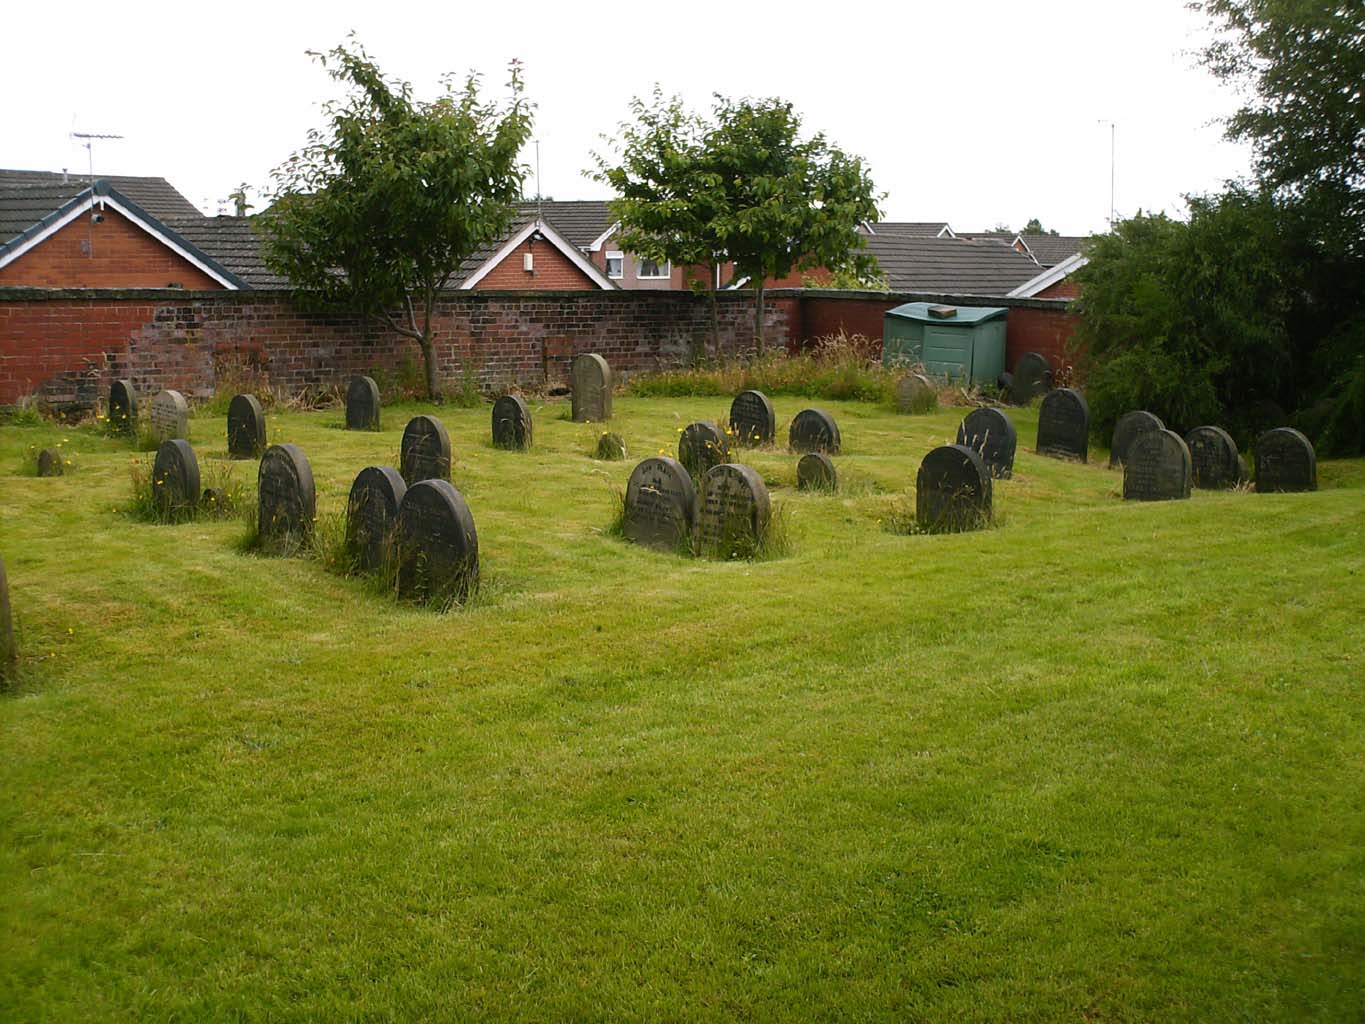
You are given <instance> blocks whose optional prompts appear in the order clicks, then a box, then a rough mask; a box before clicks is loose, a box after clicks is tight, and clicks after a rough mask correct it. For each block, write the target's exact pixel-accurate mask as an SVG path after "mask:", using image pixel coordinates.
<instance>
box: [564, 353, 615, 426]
mask: <svg viewBox="0 0 1365 1024" xmlns="http://www.w3.org/2000/svg"><path fill="white" fill-rule="evenodd" d="M569 382H570V385H571V387H572V389H573V396H572V399H571V401H572V404H573V421H574V422H575V423H601V422H603V421H604V420H609V419H611V387H612V381H611V367H610V366H608V365H607V361H606V360H605V359H603V358H602V357H601V356H599V355H598V354H597V353H596V352H585V353H584V354H583V355H581V356H578V357H576V358H575V359H574V361H573V368H572V370H571V371H570V375H569Z"/></svg>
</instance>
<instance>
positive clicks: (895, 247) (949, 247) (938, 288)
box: [867, 234, 1040, 295]
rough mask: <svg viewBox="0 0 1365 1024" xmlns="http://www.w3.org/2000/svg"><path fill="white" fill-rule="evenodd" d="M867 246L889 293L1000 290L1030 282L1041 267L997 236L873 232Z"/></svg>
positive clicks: (991, 292)
mask: <svg viewBox="0 0 1365 1024" xmlns="http://www.w3.org/2000/svg"><path fill="white" fill-rule="evenodd" d="M867 249H868V251H869V252H870V253H872V255H873V256H875V257H877V262H878V263H879V264H880V265H881V269H882V273H883V274H885V275H886V282H887V286H888V287H889V288H890V289H891V291H893V292H940V293H945V294H958V295H1004V294H1005V293H1006V292H1008V291H1010V290H1011V289H1014V288H1017V287H1019V285H1021V284H1023V283H1024V282H1025V281H1030V280H1032V279H1033V278H1034V277H1036V276H1037V275H1038V273H1039V270H1040V268H1039V266H1038V264H1037V263H1035V262H1034V261H1033V260H1031V259H1029V257H1027V256H1025V255H1024V254H1023V253H1021V252H1017V251H1016V250H1014V249H1012V248H1010V247H1009V246H1007V245H1001V244H1000V243H999V242H997V241H981V242H973V241H968V240H967V239H963V238H907V237H892V236H889V235H880V234H878V235H873V236H871V237H870V238H868V239H867Z"/></svg>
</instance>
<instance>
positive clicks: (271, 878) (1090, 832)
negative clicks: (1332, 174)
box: [0, 397, 1365, 1021]
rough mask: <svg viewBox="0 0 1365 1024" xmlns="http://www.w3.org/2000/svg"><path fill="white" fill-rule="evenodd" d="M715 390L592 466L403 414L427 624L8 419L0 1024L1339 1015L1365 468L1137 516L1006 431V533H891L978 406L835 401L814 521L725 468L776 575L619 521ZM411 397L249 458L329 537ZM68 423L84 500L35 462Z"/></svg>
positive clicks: (788, 491)
mask: <svg viewBox="0 0 1365 1024" xmlns="http://www.w3.org/2000/svg"><path fill="white" fill-rule="evenodd" d="M715 404H716V403H715V400H714V399H713V398H712V399H707V398H700V399H690V398H689V399H682V398H678V399H673V398H655V399H641V398H633V397H622V398H618V401H617V406H616V417H615V419H614V420H613V421H612V423H611V429H613V430H616V431H618V432H620V433H621V434H622V436H623V437H624V439H625V441H626V444H627V446H628V447H629V450H630V452H631V458H630V459H627V460H625V461H623V462H604V461H598V460H595V459H593V458H591V457H590V453H591V449H592V445H593V444H594V443H595V439H596V436H597V434H598V433H600V430H601V428H600V427H599V426H597V425H594V426H592V427H590V428H585V427H584V425H583V424H574V423H570V422H566V421H563V420H560V419H559V418H558V417H557V415H556V413H557V411H558V408H557V406H554V405H543V404H537V405H534V406H533V412H534V414H535V416H536V420H537V423H536V434H535V436H536V447H535V448H534V449H533V450H532V451H530V452H525V453H521V452H503V451H499V450H497V449H495V448H493V447H492V445H491V441H490V439H489V437H488V430H489V413H488V410H487V408H486V407H485V408H482V409H471V410H463V409H452V408H450V407H445V408H442V409H439V410H435V412H436V414H437V415H439V416H440V417H441V418H442V419H443V420H444V421H445V423H446V425H447V427H448V429H449V431H450V435H451V438H452V441H453V442H454V449H455V466H454V478H455V481H456V483H457V486H458V487H459V488H460V490H461V492H462V493H463V494H464V496H465V497H466V499H467V500H468V501H469V504H470V507H471V509H472V510H473V512H474V516H475V519H476V522H477V525H478V530H479V541H480V549H481V553H482V556H483V570H484V575H485V580H486V582H485V585H484V587H483V588H482V590H481V593H480V598H479V600H477V601H475V602H472V603H471V605H470V606H469V607H467V608H465V609H464V610H463V611H460V612H458V613H454V614H450V615H445V616H442V615H436V614H432V613H431V612H429V611H426V610H423V609H419V608H413V607H411V606H407V605H404V604H398V603H394V602H392V601H389V600H386V599H385V598H384V597H382V596H381V595H378V594H376V593H375V592H374V590H373V588H372V586H371V585H370V584H367V583H366V582H365V581H364V580H357V579H351V578H345V577H343V576H341V575H338V574H337V573H335V572H332V571H328V566H327V565H326V564H323V562H321V561H319V560H314V559H278V558H259V557H248V556H244V555H242V554H240V553H238V551H237V550H236V548H235V546H234V539H235V538H237V537H238V536H239V535H240V532H241V526H240V524H239V523H235V522H231V521H215V520H196V521H194V522H189V523H184V524H181V525H174V526H161V525H153V524H144V523H138V522H133V521H130V520H129V519H128V518H127V517H126V516H125V515H123V514H122V513H121V512H120V511H119V510H120V507H121V506H122V505H123V504H124V503H125V502H126V501H127V499H128V491H129V461H130V459H132V458H135V457H137V456H135V455H134V454H133V453H132V452H131V450H130V446H129V445H128V444H126V443H122V444H121V443H119V442H117V441H114V440H111V439H109V438H106V437H102V436H99V435H98V434H97V433H96V432H95V431H94V430H93V429H89V430H87V429H76V430H72V429H71V428H58V427H52V426H48V425H43V424H38V425H33V424H29V425H24V426H5V427H0V553H3V555H4V557H5V560H6V564H7V568H8V572H9V578H10V585H11V591H12V596H13V603H14V607H15V614H16V618H17V621H18V628H19V636H20V642H21V645H22V662H21V672H22V679H21V683H20V686H19V688H18V691H17V692H16V693H14V694H11V695H8V696H5V697H3V698H0V730H2V731H0V743H3V749H4V751H5V754H6V756H5V757H4V758H3V766H2V767H0V830H2V833H3V836H4V842H3V844H0V936H2V937H0V962H3V963H4V965H5V967H4V970H3V971H0V1016H3V1017H5V1018H7V1019H14V1020H44V1019H51V1020H63V1021H68V1020H104V1019H111V1018H115V1019H119V1018H122V1019H151V1020H168V1019H233V1018H241V1019H276V1020H317V1019H338V1018H344V1019H354V1018H375V1019H420V1018H428V1019H469V1018H491V1019H518V1020H537V1021H543V1020H580V1019H670V1020H715V1019H733V1018H747V1019H763V1020H773V1019H775V1020H808V1019H858V1020H888V1021H890V1020H896V1021H905V1020H926V1021H927V1020H943V1019H963V1020H1096V1021H1101V1020H1102V1021H1150V1020H1258V1021H1261V1020H1304V1019H1317V1020H1344V1019H1355V1018H1358V1017H1359V1013H1360V1007H1361V1005H1362V996H1363V995H1365V992H1363V991H1362V984H1361V981H1360V979H1361V978H1362V977H1365V812H1362V807H1361V801H1360V794H1361V792H1362V790H1363V788H1365V787H1363V786H1362V783H1365V771H1363V770H1362V769H1365V763H1363V760H1365V759H1363V756H1362V739H1363V738H1365V729H1362V725H1363V724H1365V704H1363V703H1362V701H1361V692H1360V688H1361V681H1362V675H1365V673H1362V665H1361V658H1362V656H1365V655H1362V650H1363V649H1365V644H1363V643H1362V640H1365V632H1363V631H1362V626H1361V616H1360V611H1361V594H1362V592H1365V588H1362V585H1361V581H1362V579H1365V502H1362V500H1361V498H1362V492H1365V463H1363V462H1361V461H1350V462H1332V461H1324V462H1323V463H1322V466H1321V480H1322V486H1323V489H1322V490H1321V491H1319V492H1318V493H1316V494H1303V495H1273V496H1272V495H1256V494H1251V493H1235V492H1234V493H1220V494H1203V493H1198V494H1196V495H1195V497H1194V498H1193V499H1192V500H1190V501H1188V502H1178V503H1166V504H1156V505H1153V504H1136V503H1127V504H1125V503H1124V502H1122V501H1120V500H1119V499H1118V497H1117V494H1118V490H1119V476H1118V474H1117V473H1111V472H1109V471H1108V470H1106V469H1104V468H1101V466H1100V465H1097V464H1094V463H1092V464H1091V465H1089V466H1080V465H1073V464H1069V463H1063V462H1058V461H1053V460H1049V459H1042V458H1038V457H1035V456H1033V455H1031V454H1030V453H1029V452H1028V451H1027V450H1026V449H1028V448H1029V447H1031V442H1032V438H1033V434H1034V422H1035V416H1036V414H1035V413H1032V412H1029V411H1022V412H1020V411H1015V412H1012V415H1015V417H1016V422H1017V423H1018V425H1019V433H1020V453H1019V456H1018V460H1017V462H1016V470H1015V479H1013V480H1010V481H1002V482H998V483H997V484H996V486H995V499H996V510H997V525H996V527H995V528H993V529H990V530H986V531H981V532H978V533H969V534H957V535H946V536H898V535H896V534H893V533H891V532H889V531H888V530H887V529H885V528H883V527H882V526H881V525H879V522H878V520H879V519H884V518H885V516H886V514H887V511H888V509H890V508H892V507H893V506H894V505H895V503H896V502H898V501H901V500H903V496H904V495H905V494H906V493H907V491H908V490H909V488H910V487H911V485H912V483H913V480H914V475H915V470H916V468H917V466H918V464H919V460H920V458H922V456H923V455H924V454H925V452H927V451H928V450H929V449H930V448H931V447H932V446H934V445H936V444H941V443H943V442H945V441H947V440H951V439H952V436H953V434H954V433H955V430H956V426H957V422H958V419H959V418H960V415H961V412H962V411H963V410H944V411H942V412H940V413H936V414H933V415H930V416H923V417H903V416H896V415H895V414H893V413H890V412H886V411H883V410H880V409H877V408H874V407H872V406H869V405H865V404H858V403H840V402H829V401H827V400H826V401H822V402H821V404H822V405H823V406H825V407H827V408H829V409H830V411H831V412H832V413H833V414H834V415H835V416H836V417H837V418H838V420H839V424H840V427H841V430H842V432H843V436H844V443H845V448H846V453H845V454H844V455H842V456H840V457H837V458H836V464H837V465H838V470H839V475H840V480H841V487H842V488H843V490H841V492H840V493H839V494H835V495H822V494H806V493H802V492H798V491H797V490H796V487H795V466H796V458H795V456H792V455H788V454H786V453H783V452H780V451H776V450H765V449H759V450H756V451H749V450H746V451H745V452H743V453H742V457H743V458H744V459H746V460H747V461H749V462H750V464H752V465H754V466H755V467H756V468H757V469H758V470H759V472H760V473H762V475H763V476H764V478H765V479H766V480H767V481H768V482H769V485H770V486H771V487H772V488H773V494H774V498H775V499H779V500H780V501H781V503H782V504H783V506H784V507H785V509H786V510H787V512H786V531H787V538H788V542H789V550H788V552H787V553H786V555H785V557H781V558H776V559H773V560H771V561H760V562H719V561H713V560H704V559H689V558H684V557H680V556H674V555H667V554H660V553H657V552H653V551H648V550H645V549H641V548H636V547H632V546H631V545H628V544H626V543H624V542H623V541H621V540H620V539H619V538H617V537H613V536H611V535H609V534H610V531H609V529H608V528H609V527H610V525H611V522H612V519H613V504H612V503H613V501H614V500H615V499H614V498H613V492H614V491H619V490H621V489H623V488H624V486H625V482H626V479H627V477H628V475H629V473H630V470H631V468H632V466H633V465H634V462H635V460H637V459H639V458H644V457H646V456H648V455H651V454H655V453H656V452H657V451H659V450H660V449H662V450H664V451H666V452H667V453H669V454H674V451H675V446H676V438H677V428H678V427H681V426H683V425H685V424H687V423H689V422H691V421H692V420H695V419H703V418H710V417H712V416H714V414H715ZM776 404H777V406H778V418H779V436H780V437H785V436H786V435H785V429H786V423H787V421H788V420H789V419H790V417H791V416H792V415H793V414H794V413H795V412H796V411H798V409H799V408H801V407H802V404H803V403H802V402H801V401H800V400H797V399H779V400H777V403H776ZM417 411H432V410H430V409H425V408H420V409H419V407H415V406H414V407H408V408H386V409H385V412H384V429H383V430H382V431H381V432H379V433H377V434H375V433H348V432H346V431H344V430H342V429H341V413H340V410H335V409H334V410H326V411H323V412H317V413H311V414H300V413H279V412H275V413H272V416H271V421H270V436H271V440H272V442H273V441H293V442H295V443H298V444H299V445H301V446H302V447H303V449H304V450H305V451H306V452H307V453H308V455H309V457H310V459H311V460H312V465H313V470H314V474H315V477H316V481H317V487H318V496H319V514H320V521H322V520H323V517H326V516H328V515H334V514H336V513H338V512H339V511H340V510H341V509H342V508H343V507H344V502H345V498H346V494H347V492H348V490H349V488H350V484H351V481H352V479H353V478H354V476H355V474H356V472H358V471H359V470H360V469H361V468H362V467H363V466H365V465H368V464H371V463H374V462H383V461H386V460H388V459H390V458H391V456H392V453H393V452H394V451H396V450H397V447H398V439H399V436H400V434H401V432H402V429H403V426H404V424H405V422H406V420H407V418H408V417H409V416H410V415H412V414H414V413H416V412H417ZM63 435H64V436H68V437H70V438H71V444H70V447H72V448H73V449H74V450H75V452H76V457H78V458H79V460H80V465H81V472H80V473H79V474H78V475H75V476H72V477H62V478H55V479H37V478H33V477H29V476H23V475H20V471H21V467H22V465H23V461H24V454H25V452H26V451H27V450H28V448H29V446H30V445H39V446H43V445H47V444H50V443H51V441H52V440H53V439H54V438H55V437H58V436H63ZM191 440H192V441H193V442H194V443H195V445H196V449H197V450H198V452H199V455H200V458H201V461H203V460H205V459H206V458H216V457H220V456H222V455H223V454H225V451H224V450H225V447H226V443H225V424H224V421H223V419H222V418H221V417H218V416H211V415H209V414H207V413H204V414H201V415H199V416H197V417H196V418H195V419H194V421H193V427H192V438H191ZM1096 462H1102V458H1097V459H1096ZM251 469H252V467H251V464H249V463H247V464H242V466H241V469H240V470H239V473H240V474H241V476H242V477H243V478H244V479H246V480H249V481H252V482H254V473H253V472H252V471H251ZM487 581H493V585H492V586H490V585H489V583H488V582H487Z"/></svg>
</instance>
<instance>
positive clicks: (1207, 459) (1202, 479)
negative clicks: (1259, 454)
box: [1185, 427, 1246, 490]
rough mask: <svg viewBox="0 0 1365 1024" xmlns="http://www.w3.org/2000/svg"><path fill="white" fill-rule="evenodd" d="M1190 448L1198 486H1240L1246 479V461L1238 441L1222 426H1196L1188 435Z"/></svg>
mask: <svg viewBox="0 0 1365 1024" xmlns="http://www.w3.org/2000/svg"><path fill="white" fill-rule="evenodd" d="M1185 447H1187V448H1189V450H1190V467H1191V473H1192V477H1193V480H1194V486H1196V487H1199V488H1203V489H1205V490H1221V489H1223V488H1227V487H1236V486H1237V484H1239V483H1241V482H1242V480H1243V479H1244V475H1245V470H1246V463H1245V462H1243V461H1242V456H1241V455H1239V454H1238V452H1237V442H1236V441H1234V440H1233V439H1232V437H1231V435H1229V434H1228V432H1227V431H1226V430H1224V429H1223V428H1222V427H1195V428H1194V429H1193V430H1191V431H1190V432H1189V433H1188V434H1186V435H1185Z"/></svg>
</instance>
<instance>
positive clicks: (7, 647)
mask: <svg viewBox="0 0 1365 1024" xmlns="http://www.w3.org/2000/svg"><path fill="white" fill-rule="evenodd" d="M18 671H19V648H18V646H17V645H16V644H15V642H14V613H13V612H12V611H10V606H9V577H8V576H6V575H5V560H4V559H3V558H0V683H4V684H5V685H9V684H11V683H13V682H14V678H15V676H16V675H17V674H18Z"/></svg>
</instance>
